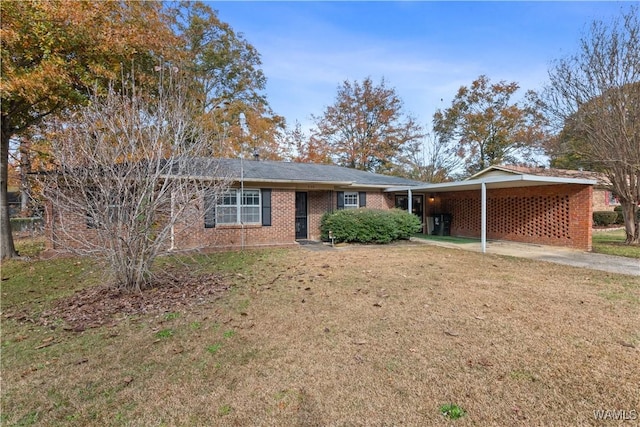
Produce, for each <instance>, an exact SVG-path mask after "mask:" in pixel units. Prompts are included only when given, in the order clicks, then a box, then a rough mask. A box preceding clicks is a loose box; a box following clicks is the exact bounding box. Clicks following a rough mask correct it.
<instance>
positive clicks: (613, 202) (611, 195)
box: [607, 191, 620, 206]
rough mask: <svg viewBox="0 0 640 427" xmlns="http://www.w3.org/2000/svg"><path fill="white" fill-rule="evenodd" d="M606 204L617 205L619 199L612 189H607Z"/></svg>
mask: <svg viewBox="0 0 640 427" xmlns="http://www.w3.org/2000/svg"><path fill="white" fill-rule="evenodd" d="M607 198H608V201H607V202H608V205H609V206H619V205H620V200H618V196H616V193H614V192H613V191H607Z"/></svg>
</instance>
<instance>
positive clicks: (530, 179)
mask: <svg viewBox="0 0 640 427" xmlns="http://www.w3.org/2000/svg"><path fill="white" fill-rule="evenodd" d="M219 162H220V163H221V164H223V165H224V170H226V171H227V172H228V173H229V174H230V177H231V179H232V185H231V187H230V189H229V191H228V192H227V193H225V194H224V196H223V197H218V198H217V199H209V198H207V197H206V196H205V194H201V196H200V197H199V198H198V200H195V201H194V204H196V205H198V204H199V205H200V206H204V207H206V208H207V209H202V210H201V211H202V212H203V213H202V220H201V221H200V222H199V223H198V224H189V225H188V226H187V225H186V224H185V225H184V226H183V227H181V226H176V229H175V233H174V234H175V237H174V239H172V244H173V245H174V247H175V248H176V249H189V248H203V249H216V250H218V249H240V248H245V247H246V248H249V247H253V248H255V247H269V246H278V247H283V246H296V245H298V242H299V241H301V240H319V239H320V220H321V217H322V215H323V214H324V213H325V212H332V211H335V210H337V209H352V208H359V207H368V208H375V209H391V208H394V207H399V208H402V209H406V210H410V211H411V212H413V213H414V214H415V215H417V216H418V217H420V219H421V220H422V223H423V227H424V232H425V233H432V232H433V231H434V224H433V221H434V218H437V217H438V215H440V214H448V215H450V218H451V222H450V224H449V225H450V229H449V230H448V232H450V234H451V235H454V236H466V237H478V238H481V237H484V238H485V240H486V238H487V237H488V238H489V239H500V240H513V241H518V242H528V243H539V244H549V245H558V246H569V247H573V248H577V249H581V250H590V249H591V213H592V207H591V198H592V186H593V184H594V183H595V182H594V181H590V180H584V179H575V178H554V177H538V176H533V175H527V174H522V175H517V176H486V177H482V178H479V179H471V180H468V181H459V182H450V183H442V184H428V183H423V182H418V181H412V180H408V179H405V178H400V177H394V176H387V175H381V174H375V173H370V172H365V171H360V170H356V169H350V168H344V167H340V166H334V165H325V164H310V163H292V162H277V161H262V160H260V161H258V160H239V159H220V160H219ZM203 173H204V172H203ZM205 175H206V173H204V175H203V176H205ZM212 204H216V205H215V206H210V205H212ZM209 208H211V209H209ZM47 211H48V212H47V221H46V227H45V230H46V233H47V236H48V239H47V241H48V243H47V245H48V248H50V249H54V250H57V249H60V250H64V248H65V244H66V243H65V241H64V236H56V235H55V230H56V221H57V220H56V207H55V206H51V205H50V206H49V207H48V209H47ZM77 222H78V224H76V228H75V230H77V233H81V232H82V230H83V229H88V228H89V227H87V225H86V224H85V222H86V218H84V217H82V216H79V217H78V221H77ZM89 233H90V230H87V235H89ZM485 240H483V242H484V241H485Z"/></svg>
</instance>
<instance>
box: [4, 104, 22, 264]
mask: <svg viewBox="0 0 640 427" xmlns="http://www.w3.org/2000/svg"><path fill="white" fill-rule="evenodd" d="M4 118H5V117H3V119H4ZM5 122H6V120H3V123H2V128H3V129H2V132H1V133H0V145H1V149H0V259H6V258H15V257H17V256H18V253H17V252H16V248H15V246H14V244H13V235H12V234H11V222H10V221H9V194H8V188H7V187H8V181H9V140H10V139H11V132H9V131H8V130H7V129H5V126H6V125H7V124H6V123H5Z"/></svg>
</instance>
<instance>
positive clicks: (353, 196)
mask: <svg viewBox="0 0 640 427" xmlns="http://www.w3.org/2000/svg"><path fill="white" fill-rule="evenodd" d="M337 196H338V197H337V199H338V209H357V208H364V207H366V206H367V193H366V192H365V191H360V192H356V191H338V194H337Z"/></svg>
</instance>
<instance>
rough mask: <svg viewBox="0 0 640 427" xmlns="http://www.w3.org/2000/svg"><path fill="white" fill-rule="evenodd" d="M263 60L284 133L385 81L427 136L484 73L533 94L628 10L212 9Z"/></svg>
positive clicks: (617, 6)
mask: <svg viewBox="0 0 640 427" xmlns="http://www.w3.org/2000/svg"><path fill="white" fill-rule="evenodd" d="M209 4H210V5H211V7H213V8H214V9H216V10H217V11H218V12H219V14H218V16H219V17H220V19H221V20H222V21H224V22H227V23H228V24H230V25H231V26H232V28H233V29H234V30H235V31H236V32H239V33H242V34H243V35H244V37H245V39H246V40H247V41H249V42H250V43H251V44H252V45H253V46H254V47H255V48H256V49H257V50H258V52H259V53H260V55H261V58H262V63H263V67H262V68H263V71H264V73H265V75H266V77H267V79H268V82H267V91H266V93H267V98H268V100H269V103H270V105H271V107H272V108H273V110H274V111H275V112H276V113H277V114H280V115H283V116H284V117H285V118H286V120H287V124H288V125H289V126H291V127H292V126H293V125H294V123H295V121H296V120H297V121H299V122H300V123H301V124H302V125H303V128H305V129H309V128H310V127H311V126H312V121H311V117H310V116H311V114H314V115H322V113H323V111H324V109H325V108H326V106H328V105H331V104H332V103H333V102H334V100H335V96H336V93H337V88H338V86H340V85H341V84H342V82H343V81H344V80H350V81H353V80H357V81H360V82H361V81H362V80H363V79H364V78H366V77H369V76H370V77H371V78H372V79H373V80H374V82H376V83H378V82H379V81H380V79H381V78H383V77H384V79H385V81H386V84H387V86H388V87H393V88H395V90H396V93H397V94H398V96H399V97H400V98H401V99H402V101H403V102H404V110H405V112H407V113H409V114H411V115H413V116H414V117H416V118H417V119H418V121H419V122H420V123H421V124H423V125H428V126H429V129H430V124H431V118H432V116H433V113H434V112H435V110H436V109H437V108H447V107H448V106H449V105H450V104H451V101H452V99H453V97H454V96H455V93H456V91H457V89H458V88H459V87H460V86H461V85H469V84H470V83H471V82H472V81H473V80H475V79H476V78H477V77H478V76H480V75H482V74H486V75H487V76H488V77H489V78H490V79H491V80H492V81H500V80H507V81H516V82H518V83H519V84H520V87H521V88H522V90H521V93H522V94H524V91H525V90H528V89H533V90H537V89H540V88H541V87H542V85H543V84H544V82H545V80H546V76H547V69H548V68H549V64H550V63H551V61H552V60H554V59H558V58H560V57H563V56H566V55H568V54H570V53H573V52H575V51H576V50H577V45H578V40H579V38H580V36H581V35H582V34H583V33H584V31H586V29H587V28H588V25H589V24H590V23H591V22H592V21H593V20H594V19H602V20H604V21H608V20H610V19H612V18H613V17H615V16H618V15H620V13H621V11H622V9H623V8H624V9H626V8H627V7H628V6H629V4H630V3H628V2H614V1H612V2H577V1H572V2H418V1H405V2H391V1H376V2H364V1H359V2H342V1H339V2H311V1H297V2H271V1H258V2H253V1H237V2H231V1H222V2H210V3H209Z"/></svg>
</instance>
